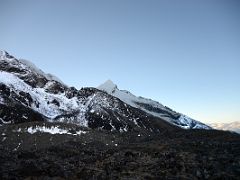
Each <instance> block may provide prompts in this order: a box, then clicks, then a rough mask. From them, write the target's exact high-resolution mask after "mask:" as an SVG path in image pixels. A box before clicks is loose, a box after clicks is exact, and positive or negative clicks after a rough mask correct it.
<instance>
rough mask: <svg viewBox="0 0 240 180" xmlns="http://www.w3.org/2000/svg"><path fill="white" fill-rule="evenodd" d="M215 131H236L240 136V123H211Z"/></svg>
mask: <svg viewBox="0 0 240 180" xmlns="http://www.w3.org/2000/svg"><path fill="white" fill-rule="evenodd" d="M209 125H210V126H211V127H213V128H214V129H220V130H224V131H234V132H237V133H239V134H240V122H239V121H235V122H231V123H211V124H209Z"/></svg>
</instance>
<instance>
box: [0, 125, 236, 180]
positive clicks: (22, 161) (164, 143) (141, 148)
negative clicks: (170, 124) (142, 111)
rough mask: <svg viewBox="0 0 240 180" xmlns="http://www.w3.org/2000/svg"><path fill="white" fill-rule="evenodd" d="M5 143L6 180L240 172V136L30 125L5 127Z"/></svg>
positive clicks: (1, 175)
mask: <svg viewBox="0 0 240 180" xmlns="http://www.w3.org/2000/svg"><path fill="white" fill-rule="evenodd" d="M49 130H51V131H49ZM139 130H140V129H139ZM0 141H1V143H0V152H1V153H0V162H1V166H0V179H3V180H5V179H6V180H7V179H19V180H22V179H199V180H200V179H236V180H237V179H239V173H240V164H239V161H240V156H239V152H240V136H239V135H238V134H234V133H230V132H224V131H216V130H202V129H201V130H181V129H179V130H176V131H167V130H166V131H165V132H164V131H162V132H160V133H152V132H150V131H141V130H140V131H132V132H125V133H118V132H110V131H104V130H103V131H99V130H93V129H89V128H81V127H79V126H74V125H73V124H62V123H45V122H30V123H21V124H15V125H7V126H1V127H0Z"/></svg>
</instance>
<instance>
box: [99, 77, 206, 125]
mask: <svg viewBox="0 0 240 180" xmlns="http://www.w3.org/2000/svg"><path fill="white" fill-rule="evenodd" d="M98 89H99V90H102V91H105V92H107V93H108V94H110V95H113V96H115V97H117V98H119V99H120V100H122V101H123V102H125V103H126V104H129V105H130V106H132V107H135V108H138V109H141V110H143V111H145V112H146V113H148V114H151V115H153V116H156V117H159V118H161V119H164V120H165V121H167V122H170V123H172V124H174V125H177V126H179V127H182V128H185V129H210V127H209V126H207V125H205V124H203V123H201V122H199V121H196V120H193V119H191V118H190V117H188V116H186V115H183V114H181V113H177V112H175V111H173V110H172V109H170V108H168V107H166V106H164V105H162V104H160V103H159V102H157V101H154V100H151V99H146V98H143V97H137V96H135V95H133V94H132V93H130V92H128V91H126V90H119V89H118V87H117V85H116V84H114V83H113V82H112V81H111V80H108V81H106V82H105V83H103V84H102V85H100V86H99V87H98Z"/></svg>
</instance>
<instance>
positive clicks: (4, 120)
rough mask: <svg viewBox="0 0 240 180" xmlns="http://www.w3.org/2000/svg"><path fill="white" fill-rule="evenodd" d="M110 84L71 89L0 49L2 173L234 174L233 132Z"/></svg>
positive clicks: (238, 142) (237, 147)
mask: <svg viewBox="0 0 240 180" xmlns="http://www.w3.org/2000/svg"><path fill="white" fill-rule="evenodd" d="M108 84H109V82H108ZM110 84H111V86H110V87H109V88H108V89H106V88H103V86H102V88H98V89H96V88H82V89H80V90H77V89H75V88H74V87H68V86H66V85H65V84H63V83H62V82H61V81H60V80H59V79H58V78H56V77H54V76H52V75H49V74H45V73H44V72H42V71H41V70H39V69H37V68H36V67H35V66H34V65H33V64H31V63H30V62H28V61H26V60H18V59H16V58H14V57H13V56H11V55H9V54H8V53H6V52H3V51H0V142H1V143H0V152H1V153H0V179H3V180H4V179H20V180H21V179H239V174H240V171H239V169H240V163H239V162H240V156H239V152H240V136H239V135H238V134H235V133H230V132H223V131H216V130H211V129H210V128H209V127H208V126H206V125H204V124H202V123H200V122H198V121H195V120H192V119H190V118H188V117H186V116H184V115H182V114H180V113H177V112H174V111H173V110H171V109H169V108H167V107H165V106H163V105H161V104H159V103H157V102H154V101H152V100H146V99H145V98H141V97H135V96H134V95H132V94H131V93H129V92H127V91H120V90H118V88H117V86H116V85H114V84H113V83H112V82H110ZM118 93H119V94H118ZM122 95H124V96H122ZM128 95H130V96H128ZM180 127H183V128H189V130H184V129H183V128H180ZM197 128H199V129H197ZM201 128H205V129H208V130H205V129H201ZM123 132H124V133H123Z"/></svg>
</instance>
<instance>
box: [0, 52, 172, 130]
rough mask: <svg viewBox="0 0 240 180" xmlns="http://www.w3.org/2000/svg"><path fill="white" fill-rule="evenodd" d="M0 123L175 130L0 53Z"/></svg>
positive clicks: (96, 92) (94, 91)
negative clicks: (67, 124)
mask: <svg viewBox="0 0 240 180" xmlns="http://www.w3.org/2000/svg"><path fill="white" fill-rule="evenodd" d="M0 62H1V63H0V70H1V71H0V92H1V94H0V108H1V110H0V123H1V124H14V123H22V122H29V121H49V122H67V123H72V124H77V125H80V126H83V127H89V128H97V129H106V130H111V131H113V130H116V131H120V132H124V131H131V130H134V129H138V128H140V129H148V130H149V131H154V132H159V131H161V130H164V129H165V128H169V129H176V127H173V126H172V125H170V124H169V123H167V122H165V121H162V119H160V118H157V117H154V116H151V115H150V114H147V113H145V112H143V111H141V110H140V109H137V108H134V107H131V106H130V105H128V104H126V103H124V102H122V101H121V100H120V99H118V98H116V97H114V96H111V95H109V94H107V93H106V92H103V91H101V90H98V89H95V88H82V89H81V90H76V89H75V88H73V87H68V86H66V85H65V84H63V83H62V82H61V81H60V80H58V79H57V78H56V77H54V76H53V75H49V74H45V73H44V72H43V71H41V70H40V69H37V68H36V67H35V66H34V65H33V64H31V63H30V62H28V61H26V60H21V59H16V58H14V57H13V56H10V55H9V54H8V53H7V52H4V51H2V52H1V55H0Z"/></svg>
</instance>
